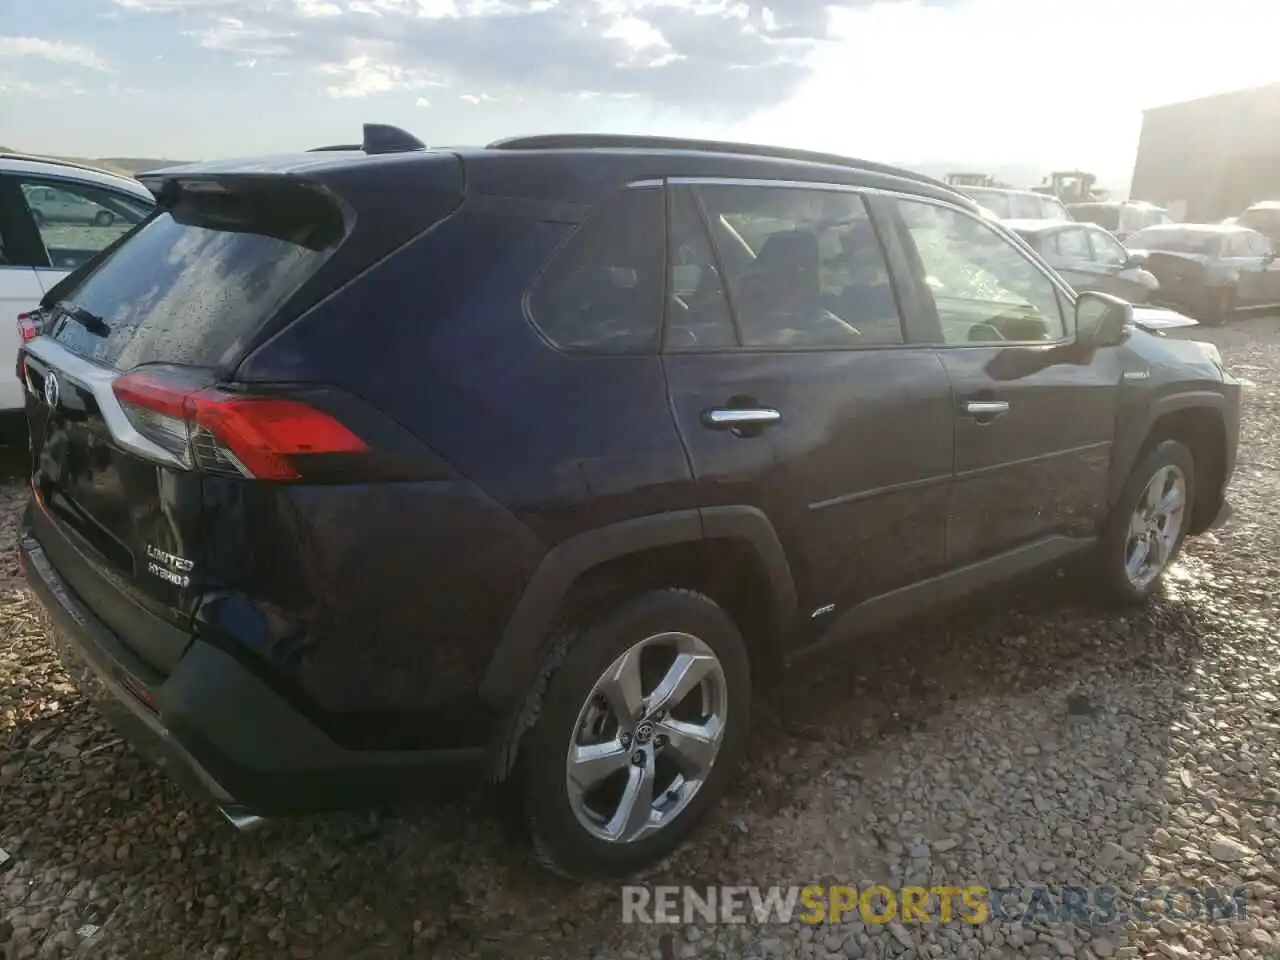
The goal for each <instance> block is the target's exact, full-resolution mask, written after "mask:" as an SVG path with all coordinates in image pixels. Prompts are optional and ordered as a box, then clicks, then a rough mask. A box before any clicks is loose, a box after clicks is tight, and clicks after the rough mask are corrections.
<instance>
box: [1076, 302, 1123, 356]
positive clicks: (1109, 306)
mask: <svg viewBox="0 0 1280 960" xmlns="http://www.w3.org/2000/svg"><path fill="white" fill-rule="evenodd" d="M1132 326H1133V305H1132V304H1131V303H1129V302H1128V301H1127V300H1121V299H1120V298H1119V297H1113V296H1111V295H1110V294H1106V293H1098V292H1097V291H1094V290H1086V291H1083V292H1082V293H1080V294H1079V295H1078V296H1077V297H1076V343H1077V344H1079V345H1080V346H1082V347H1088V348H1091V349H1093V348H1097V347H1114V346H1116V345H1117V344H1119V343H1122V342H1123V341H1124V339H1125V337H1127V336H1128V334H1129V330H1130V329H1131V328H1132Z"/></svg>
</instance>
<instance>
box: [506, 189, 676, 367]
mask: <svg viewBox="0 0 1280 960" xmlns="http://www.w3.org/2000/svg"><path fill="white" fill-rule="evenodd" d="M665 235H666V218H665V212H664V210H663V198H662V190H661V188H658V187H636V188H632V189H629V190H625V191H623V192H622V193H620V194H618V195H617V196H615V197H613V198H612V199H610V200H608V201H606V202H605V203H603V204H601V205H600V206H599V207H598V208H596V210H594V211H593V212H591V213H590V214H588V215H587V218H586V219H585V220H584V221H583V222H582V224H581V225H580V226H579V227H578V229H577V230H576V231H574V233H573V235H572V236H571V237H570V238H569V241H568V242H567V243H566V244H565V245H564V246H563V247H562V248H561V249H560V250H559V251H558V252H557V253H556V255H555V256H554V258H553V259H552V261H551V263H550V264H549V265H548V267H547V269H546V270H545V271H544V272H543V274H542V276H541V277H539V279H538V281H537V282H536V284H535V285H534V288H533V291H532V293H531V294H530V296H529V309H530V313H531V314H532V316H533V322H534V323H535V324H537V326H538V329H540V330H541V331H542V333H543V334H544V335H545V336H546V337H547V339H548V340H550V341H551V342H552V343H554V344H555V345H556V346H558V347H560V348H562V349H565V350H574V351H585V352H589V353H602V354H636V353H651V352H654V351H656V350H657V346H658V331H659V329H660V328H661V324H662V301H663V282H664V280H663V249H664V246H665V244H664V238H665Z"/></svg>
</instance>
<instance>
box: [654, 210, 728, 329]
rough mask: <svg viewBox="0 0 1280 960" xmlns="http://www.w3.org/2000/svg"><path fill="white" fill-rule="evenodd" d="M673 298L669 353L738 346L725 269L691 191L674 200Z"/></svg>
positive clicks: (669, 305)
mask: <svg viewBox="0 0 1280 960" xmlns="http://www.w3.org/2000/svg"><path fill="white" fill-rule="evenodd" d="M670 233H671V254H670V266H671V269H670V272H669V274H668V275H669V276H670V278H671V296H670V297H669V298H668V299H667V326H666V333H665V335H664V341H665V342H664V347H665V349H667V350H669V351H684V350H714V349H716V348H725V347H733V346H736V345H737V343H738V338H737V335H736V334H735V333H734V328H733V318H732V317H731V316H730V314H729V301H728V299H727V298H726V297H725V291H724V282H723V280H722V279H721V277H720V267H719V265H718V264H717V263H716V257H715V253H714V252H713V251H712V249H711V240H710V239H709V238H708V237H707V232H706V229H705V227H704V226H703V222H702V216H701V214H699V212H698V207H697V201H696V200H694V198H693V194H691V193H690V192H689V191H687V190H677V191H675V192H674V193H673V194H672V203H671V229H670Z"/></svg>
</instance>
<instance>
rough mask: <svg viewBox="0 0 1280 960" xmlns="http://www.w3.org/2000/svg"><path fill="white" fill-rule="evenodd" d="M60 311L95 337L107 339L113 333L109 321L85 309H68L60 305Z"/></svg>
mask: <svg viewBox="0 0 1280 960" xmlns="http://www.w3.org/2000/svg"><path fill="white" fill-rule="evenodd" d="M58 311H59V312H60V313H61V314H62V315H63V316H64V317H66V318H67V319H69V320H74V321H75V322H76V323H78V324H80V326H82V327H84V328H85V329H86V330H88V331H89V332H90V333H92V334H93V335H94V336H95V337H105V336H109V335H110V333H111V328H110V327H109V326H107V321H105V320H103V319H102V318H101V317H100V316H98V315H97V314H96V313H94V312H93V311H91V310H86V309H85V308H84V307H68V306H63V305H61V304H59V306H58Z"/></svg>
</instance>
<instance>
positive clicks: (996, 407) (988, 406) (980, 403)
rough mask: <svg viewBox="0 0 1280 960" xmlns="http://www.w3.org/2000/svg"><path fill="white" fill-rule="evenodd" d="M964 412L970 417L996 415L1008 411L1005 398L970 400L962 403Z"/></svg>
mask: <svg viewBox="0 0 1280 960" xmlns="http://www.w3.org/2000/svg"><path fill="white" fill-rule="evenodd" d="M964 412H965V413H967V414H968V415H969V416H971V417H978V418H990V417H998V416H1000V414H1002V413H1008V412H1009V401H1007V400H970V401H968V402H967V403H966V404H965V405H964Z"/></svg>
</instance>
